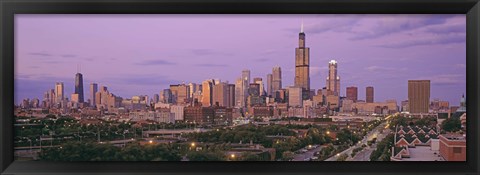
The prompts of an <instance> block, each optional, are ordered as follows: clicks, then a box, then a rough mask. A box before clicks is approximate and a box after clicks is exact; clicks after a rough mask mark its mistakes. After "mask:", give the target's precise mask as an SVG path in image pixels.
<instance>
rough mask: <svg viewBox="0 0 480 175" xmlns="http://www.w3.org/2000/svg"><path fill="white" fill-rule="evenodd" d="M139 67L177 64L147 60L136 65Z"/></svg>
mask: <svg viewBox="0 0 480 175" xmlns="http://www.w3.org/2000/svg"><path fill="white" fill-rule="evenodd" d="M136 64H137V65H142V66H155V65H175V64H177V63H173V62H169V61H165V60H146V61H143V62H139V63H136Z"/></svg>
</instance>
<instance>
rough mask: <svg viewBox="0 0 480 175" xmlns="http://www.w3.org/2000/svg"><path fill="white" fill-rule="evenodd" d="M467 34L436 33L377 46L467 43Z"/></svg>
mask: <svg viewBox="0 0 480 175" xmlns="http://www.w3.org/2000/svg"><path fill="white" fill-rule="evenodd" d="M465 43H466V35H464V34H451V35H434V36H429V37H424V38H415V39H410V40H406V41H400V42H396V43H386V44H383V45H377V47H383V48H407V47H414V46H423V45H447V44H465Z"/></svg>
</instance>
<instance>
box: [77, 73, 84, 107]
mask: <svg viewBox="0 0 480 175" xmlns="http://www.w3.org/2000/svg"><path fill="white" fill-rule="evenodd" d="M75 94H78V102H79V103H83V102H84V100H83V75H82V74H81V73H77V74H76V75H75Z"/></svg>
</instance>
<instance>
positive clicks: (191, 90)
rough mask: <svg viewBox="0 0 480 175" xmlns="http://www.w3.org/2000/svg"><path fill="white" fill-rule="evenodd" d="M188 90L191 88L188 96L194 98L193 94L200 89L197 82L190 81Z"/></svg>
mask: <svg viewBox="0 0 480 175" xmlns="http://www.w3.org/2000/svg"><path fill="white" fill-rule="evenodd" d="M188 90H189V94H188V98H193V94H194V93H195V92H197V91H198V86H197V84H195V83H189V84H188Z"/></svg>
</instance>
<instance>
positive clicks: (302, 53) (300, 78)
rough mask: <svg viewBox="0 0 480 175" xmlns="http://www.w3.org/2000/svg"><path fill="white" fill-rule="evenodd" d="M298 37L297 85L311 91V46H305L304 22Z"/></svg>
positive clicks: (296, 57)
mask: <svg viewBox="0 0 480 175" xmlns="http://www.w3.org/2000/svg"><path fill="white" fill-rule="evenodd" d="M298 37H299V38H298V47H297V48H295V87H299V88H302V90H304V91H310V48H308V47H305V33H304V32H303V22H302V26H301V30H300V33H299V36H298Z"/></svg>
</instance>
